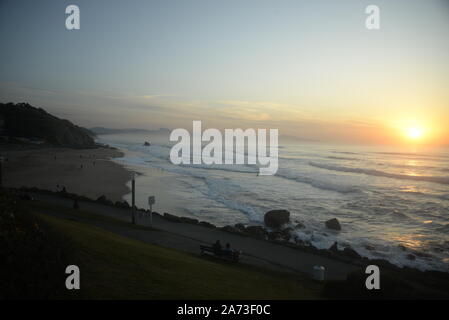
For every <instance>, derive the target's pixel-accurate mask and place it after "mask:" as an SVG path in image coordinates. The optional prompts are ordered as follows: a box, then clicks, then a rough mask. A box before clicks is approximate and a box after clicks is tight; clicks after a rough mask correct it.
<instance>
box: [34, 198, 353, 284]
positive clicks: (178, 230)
mask: <svg viewBox="0 0 449 320" xmlns="http://www.w3.org/2000/svg"><path fill="white" fill-rule="evenodd" d="M34 197H35V198H36V199H37V200H40V201H44V202H49V203H52V204H55V205H59V206H63V207H68V208H71V207H72V204H73V202H72V201H71V200H68V199H64V198H59V197H57V196H50V195H41V194H36V195H34ZM79 205H80V208H81V210H85V211H89V212H92V213H95V214H98V215H103V216H107V217H111V218H115V219H118V220H122V221H126V222H131V210H130V209H121V208H115V207H109V206H104V205H101V204H98V203H90V202H80V203H79ZM38 212H41V210H38ZM42 212H44V210H42ZM45 212H46V213H49V214H52V215H55V216H60V217H63V218H68V217H64V216H63V215H61V214H60V213H58V212H55V211H53V212H48V210H45ZM45 212H44V213H45ZM136 216H137V220H136V223H137V224H138V225H143V226H150V221H149V218H148V217H146V218H140V217H139V216H138V214H136ZM79 220H80V221H81V220H83V221H81V222H86V223H89V224H92V225H95V226H97V227H101V228H104V229H106V230H108V231H111V232H114V233H117V234H120V235H122V236H126V237H130V238H134V239H137V240H141V241H144V242H147V243H151V244H156V245H160V246H163V247H168V248H173V249H177V250H181V251H185V252H189V253H195V254H198V253H199V245H200V244H209V245H210V244H212V243H214V242H215V241H216V240H220V241H221V243H222V244H225V243H227V242H229V243H230V244H231V246H232V247H233V248H235V249H239V250H242V252H243V254H242V258H241V262H242V263H247V264H250V265H255V266H262V267H268V268H271V269H274V270H278V271H284V272H299V273H306V274H310V275H311V274H312V270H313V266H315V265H322V266H324V267H325V268H326V277H327V278H328V279H341V280H342V279H345V278H346V275H347V274H348V273H350V272H352V271H354V270H357V269H358V267H357V266H354V265H352V264H349V263H344V262H341V261H337V260H333V259H330V258H327V257H323V256H320V255H316V254H312V253H306V252H302V251H300V250H296V249H293V248H289V247H286V246H283V245H279V244H275V243H271V242H268V241H263V240H258V239H254V238H250V237H246V236H241V235H237V234H232V233H228V232H224V231H221V230H218V229H214V228H207V227H204V226H200V225H194V224H188V223H178V222H170V221H167V220H166V219H164V218H161V217H159V216H157V215H153V228H154V229H155V230H142V229H138V228H130V227H126V226H119V225H116V224H112V223H111V224H109V223H107V222H102V221H98V220H95V219H91V220H90V221H89V219H79Z"/></svg>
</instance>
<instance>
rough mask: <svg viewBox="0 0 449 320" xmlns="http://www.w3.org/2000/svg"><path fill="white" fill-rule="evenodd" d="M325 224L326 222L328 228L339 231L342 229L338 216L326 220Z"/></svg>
mask: <svg viewBox="0 0 449 320" xmlns="http://www.w3.org/2000/svg"><path fill="white" fill-rule="evenodd" d="M325 224H326V228H328V229H332V230H337V231H340V230H341V225H340V222H339V221H338V219H337V218H333V219H330V220H327V221H326V222H325Z"/></svg>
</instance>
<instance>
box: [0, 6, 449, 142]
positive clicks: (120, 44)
mask: <svg viewBox="0 0 449 320" xmlns="http://www.w3.org/2000/svg"><path fill="white" fill-rule="evenodd" d="M71 4H75V5H78V6H79V8H80V21H81V28H80V30H67V29H66V28H65V19H66V17H67V15H66V13H65V8H66V7H67V6H68V5H71ZM368 5H377V6H378V7H379V8H380V29H379V30H368V29H367V28H366V27H365V20H366V18H367V17H368V15H367V14H366V13H365V8H366V7H367V6H368ZM448 35H449V0H427V1H421V0H395V1H391V0H390V1H381V0H370V1H364V0H341V1H333V0H314V1H301V0H292V1H287V0H276V1H275V0H272V1H266V0H238V1H236V0H226V1H224V0H222V1H218V0H179V1H175V0H164V1H162V0H161V1H149V0H134V1H113V0H96V1H92V0H89V1H74V0H73V1H60V0H58V1H56V0H55V1H47V0H40V1H31V0H30V1H22V0H13V1H9V0H0V41H1V50H0V102H9V101H12V102H28V103H30V104H32V105H34V106H37V107H42V108H44V109H45V110H47V111H49V112H51V113H53V114H55V115H57V116H59V117H63V118H67V119H69V120H71V121H73V122H75V123H76V124H79V125H82V126H85V127H93V126H105V127H113V128H129V127H137V128H148V129H155V128H159V127H167V128H171V129H174V128H187V129H188V128H191V126H192V121H193V120H202V121H203V126H204V127H215V128H219V129H223V128H237V127H241V128H277V129H279V132H280V134H281V135H290V136H296V137H299V138H302V139H307V140H319V141H335V142H349V143H374V144H391V143H407V141H408V140H407V139H408V138H410V135H409V137H407V132H410V130H415V131H414V132H417V130H418V131H419V132H423V134H422V137H420V140H421V141H420V142H421V143H428V144H449V128H448V127H449V126H448V125H447V124H448V123H449V90H448V88H449V62H448V61H449V36H448ZM409 142H411V141H409ZM414 143H417V141H416V139H415V141H414Z"/></svg>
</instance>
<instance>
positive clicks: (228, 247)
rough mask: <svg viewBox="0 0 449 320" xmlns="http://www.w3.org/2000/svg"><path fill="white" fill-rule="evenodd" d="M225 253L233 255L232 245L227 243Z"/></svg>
mask: <svg viewBox="0 0 449 320" xmlns="http://www.w3.org/2000/svg"><path fill="white" fill-rule="evenodd" d="M224 251H225V252H226V253H233V250H232V249H231V245H230V244H229V242H228V243H226V247H225V248H224Z"/></svg>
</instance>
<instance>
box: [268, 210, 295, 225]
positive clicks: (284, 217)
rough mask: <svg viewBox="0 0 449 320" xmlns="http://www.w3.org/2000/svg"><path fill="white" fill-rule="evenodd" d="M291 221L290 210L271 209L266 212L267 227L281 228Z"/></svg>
mask: <svg viewBox="0 0 449 320" xmlns="http://www.w3.org/2000/svg"><path fill="white" fill-rule="evenodd" d="M289 222H290V212H288V211H287V210H271V211H268V212H267V213H265V216H264V223H265V225H266V226H267V227H269V228H273V229H279V228H280V227H281V226H282V225H284V224H286V223H289Z"/></svg>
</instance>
